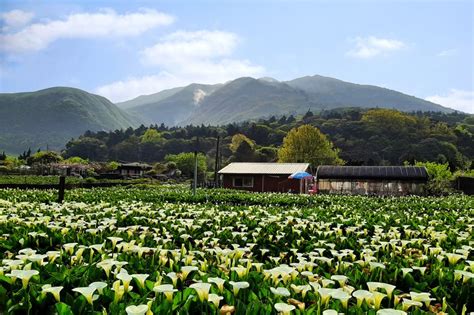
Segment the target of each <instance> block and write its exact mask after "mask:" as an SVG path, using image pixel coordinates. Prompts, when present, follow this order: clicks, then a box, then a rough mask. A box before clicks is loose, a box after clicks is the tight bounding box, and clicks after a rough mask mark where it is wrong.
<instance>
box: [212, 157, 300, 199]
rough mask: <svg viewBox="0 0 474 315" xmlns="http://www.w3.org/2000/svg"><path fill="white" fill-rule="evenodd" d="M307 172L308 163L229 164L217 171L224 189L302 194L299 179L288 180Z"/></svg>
mask: <svg viewBox="0 0 474 315" xmlns="http://www.w3.org/2000/svg"><path fill="white" fill-rule="evenodd" d="M308 170H309V164H308V163H247V162H234V163H230V164H229V165H227V166H226V167H224V168H223V169H221V170H220V171H219V174H220V176H221V180H222V185H223V187H224V188H232V189H242V190H249V191H256V192H304V188H303V189H302V188H301V180H300V179H290V178H288V177H289V176H291V175H292V174H294V173H297V172H306V171H308Z"/></svg>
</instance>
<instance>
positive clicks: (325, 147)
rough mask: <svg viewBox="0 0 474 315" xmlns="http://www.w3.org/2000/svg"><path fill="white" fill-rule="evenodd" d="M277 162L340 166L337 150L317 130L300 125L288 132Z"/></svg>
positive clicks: (314, 165)
mask: <svg viewBox="0 0 474 315" xmlns="http://www.w3.org/2000/svg"><path fill="white" fill-rule="evenodd" d="M278 161H279V162H289V163H303V162H306V163H310V164H311V165H312V166H313V167H316V166H318V165H327V164H329V165H340V164H343V163H344V161H343V160H342V159H340V158H339V156H338V150H337V149H335V148H334V146H333V144H332V142H331V141H329V139H328V138H327V137H326V136H325V135H324V134H323V133H322V132H321V131H319V129H318V128H316V127H313V126H310V125H302V126H300V127H297V128H293V129H291V130H290V132H289V133H288V135H287V136H286V137H285V139H283V145H282V146H281V148H280V149H279V150H278Z"/></svg>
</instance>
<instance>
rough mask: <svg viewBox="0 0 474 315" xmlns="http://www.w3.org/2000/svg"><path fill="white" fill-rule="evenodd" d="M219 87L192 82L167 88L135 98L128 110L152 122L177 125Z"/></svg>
mask: <svg viewBox="0 0 474 315" xmlns="http://www.w3.org/2000/svg"><path fill="white" fill-rule="evenodd" d="M219 87H220V85H206V84H191V85H188V86H186V87H183V88H177V89H173V90H165V91H163V92H160V93H156V94H153V95H148V96H147V97H146V98H142V99H139V98H137V99H135V103H134V105H135V106H133V107H132V108H129V109H128V110H127V111H128V112H129V113H131V114H134V115H136V116H138V117H141V119H142V120H143V121H145V122H147V123H150V124H152V123H164V124H165V125H168V126H170V125H176V124H179V123H181V122H183V121H185V120H187V119H189V118H190V117H191V115H193V113H194V112H195V111H196V109H198V108H201V106H200V104H201V102H202V99H206V98H207V95H209V94H211V93H213V92H214V91H215V90H216V89H218V88H219ZM200 97H201V98H200ZM122 104H123V103H122ZM128 104H129V103H128ZM128 104H126V105H128Z"/></svg>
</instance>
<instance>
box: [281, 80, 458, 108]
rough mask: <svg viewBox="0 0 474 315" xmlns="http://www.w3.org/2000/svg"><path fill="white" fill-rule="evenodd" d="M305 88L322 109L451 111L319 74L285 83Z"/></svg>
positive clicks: (375, 88) (386, 91) (390, 91)
mask: <svg viewBox="0 0 474 315" xmlns="http://www.w3.org/2000/svg"><path fill="white" fill-rule="evenodd" d="M286 83H287V84H288V85H290V86H292V87H294V88H296V89H300V90H303V91H305V92H306V93H308V95H310V97H311V98H312V99H313V98H314V99H317V100H318V102H319V103H321V104H324V105H325V108H335V107H384V108H393V109H397V110H399V111H405V112H411V111H418V110H420V111H441V112H452V110H451V109H449V108H446V107H443V106H441V105H438V104H435V103H432V102H428V101H425V100H423V99H419V98H416V97H414V96H410V95H406V94H403V93H400V92H397V91H393V90H389V89H386V88H381V87H378V86H374V85H361V84H354V83H349V82H345V81H341V80H338V79H333V78H328V77H323V76H319V75H315V76H306V77H302V78H298V79H294V80H291V81H287V82H286Z"/></svg>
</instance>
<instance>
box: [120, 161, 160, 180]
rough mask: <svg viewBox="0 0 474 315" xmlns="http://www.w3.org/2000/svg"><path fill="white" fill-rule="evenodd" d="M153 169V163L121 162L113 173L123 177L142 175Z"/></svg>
mask: <svg viewBox="0 0 474 315" xmlns="http://www.w3.org/2000/svg"><path fill="white" fill-rule="evenodd" d="M151 169H152V166H151V165H148V164H144V163H138V162H134V163H126V164H120V165H119V166H118V167H117V169H116V170H115V171H114V172H113V173H115V174H118V175H121V176H123V177H142V176H143V175H145V173H146V172H147V171H149V170H151Z"/></svg>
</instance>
